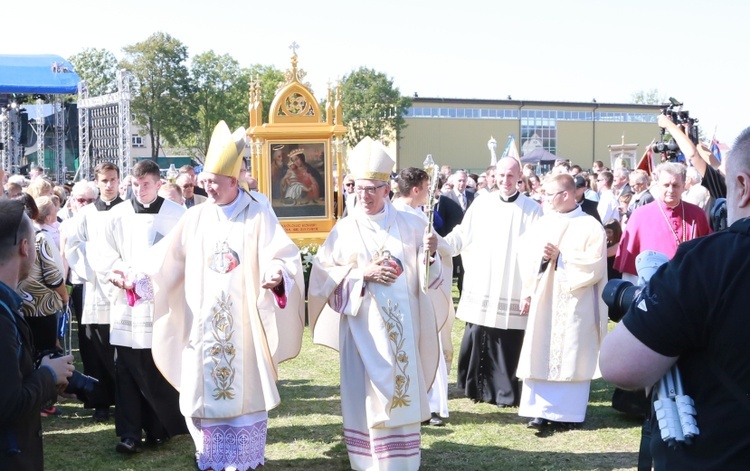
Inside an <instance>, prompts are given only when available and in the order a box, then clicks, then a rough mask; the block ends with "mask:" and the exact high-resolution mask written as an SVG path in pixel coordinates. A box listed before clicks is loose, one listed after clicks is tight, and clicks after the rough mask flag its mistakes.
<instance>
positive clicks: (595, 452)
mask: <svg viewBox="0 0 750 471" xmlns="http://www.w3.org/2000/svg"><path fill="white" fill-rule="evenodd" d="M463 328H464V323H463V322H461V321H456V323H455V325H454V329H453V344H454V349H455V352H456V358H457V357H458V347H459V345H460V341H461V336H462V333H463ZM455 362H456V359H455V358H454V368H452V370H451V375H450V385H451V386H450V390H449V394H450V418H449V419H448V421H447V425H446V426H445V427H423V428H422V468H421V469H424V470H435V471H437V470H440V471H442V470H453V469H455V470H519V471H521V470H528V471H532V470H533V471H538V470H631V469H636V462H637V458H638V452H637V450H638V444H639V439H640V422H639V421H638V420H636V419H633V418H628V417H626V416H624V415H622V414H620V413H618V412H616V411H615V410H614V409H612V408H611V407H610V400H611V397H612V386H611V385H608V384H607V383H605V382H604V381H602V380H596V381H594V383H593V384H592V388H591V397H590V402H589V408H588V415H587V420H586V422H585V424H584V426H583V427H582V428H581V429H578V430H573V431H565V432H554V433H550V434H547V435H544V436H537V435H536V434H535V431H534V430H532V429H528V428H527V427H526V422H527V421H528V419H524V418H522V417H519V416H518V410H517V409H515V408H504V409H500V408H498V407H495V406H492V405H488V404H474V403H472V402H471V401H470V400H468V399H465V398H463V397H462V394H461V392H460V391H459V390H457V389H456V387H455V385H456V373H455ZM77 366H78V367H80V365H77ZM280 377H281V380H280V383H279V389H280V392H281V398H282V400H281V405H280V406H279V407H278V408H276V409H274V410H272V411H271V412H270V422H269V426H268V444H267V448H266V469H294V470H305V471H318V470H320V471H322V470H327V471H328V470H347V469H350V468H349V461H348V458H347V454H346V448H345V447H344V444H343V442H342V422H341V409H340V404H339V360H338V353H336V352H334V351H332V350H330V349H328V348H325V347H320V346H317V345H313V344H312V342H311V340H310V333H309V331H306V332H305V337H304V343H303V347H302V352H301V354H300V355H299V356H298V357H297V358H296V359H294V360H291V361H288V362H286V363H283V364H282V365H281V373H280ZM61 408H62V410H63V414H62V415H60V416H58V417H48V418H44V419H42V420H43V425H44V430H45V435H44V437H45V438H44V444H45V464H46V469H47V470H53V471H57V470H60V471H68V470H70V471H87V470H97V471H100V470H101V471H106V470H118V471H126V470H128V471H129V470H138V471H140V470H154V469H159V470H175V471H177V470H191V469H194V467H193V460H192V456H193V451H194V449H193V442H192V440H191V439H190V437H189V436H180V437H176V438H174V439H172V440H171V441H170V442H168V443H167V444H165V445H164V446H162V447H161V448H159V449H158V450H146V451H144V452H143V453H140V454H138V455H134V456H123V455H120V454H118V453H116V452H115V444H116V443H117V441H118V438H117V437H116V435H115V432H114V420H113V419H111V420H110V422H108V423H105V424H95V423H94V422H93V421H92V419H91V411H89V410H85V409H83V408H82V407H81V405H80V403H77V402H66V403H63V404H62V406H61Z"/></svg>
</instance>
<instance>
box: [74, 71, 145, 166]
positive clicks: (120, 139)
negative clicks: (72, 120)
mask: <svg viewBox="0 0 750 471" xmlns="http://www.w3.org/2000/svg"><path fill="white" fill-rule="evenodd" d="M131 78H132V75H131V74H130V73H129V72H127V71H126V70H118V71H117V91H116V92H115V93H110V94H107V95H101V96H96V97H91V96H89V92H88V87H87V84H86V83H85V82H81V83H79V85H78V143H79V144H78V145H79V149H80V152H79V153H80V168H79V173H80V176H81V178H84V179H87V180H91V179H93V177H94V175H93V172H94V168H95V167H96V165H98V164H99V163H100V162H112V163H114V164H115V165H117V166H118V167H119V168H120V175H123V176H124V175H130V173H131V171H132V169H133V162H132V159H131V156H130V146H131V136H130V96H131V95H130V79H131Z"/></svg>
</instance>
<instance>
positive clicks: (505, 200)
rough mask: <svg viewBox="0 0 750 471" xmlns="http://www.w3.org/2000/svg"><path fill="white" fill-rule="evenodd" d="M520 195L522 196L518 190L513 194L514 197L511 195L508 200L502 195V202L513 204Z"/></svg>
mask: <svg viewBox="0 0 750 471" xmlns="http://www.w3.org/2000/svg"><path fill="white" fill-rule="evenodd" d="M520 194H521V192H520V191H518V190H516V192H515V193H513V194H512V195H510V196H509V197H508V198H507V199H506V198H504V197H503V195H500V201H502V202H503V203H512V202H514V201H515V200H517V199H518V196H519V195H520Z"/></svg>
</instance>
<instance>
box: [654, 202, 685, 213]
mask: <svg viewBox="0 0 750 471" xmlns="http://www.w3.org/2000/svg"><path fill="white" fill-rule="evenodd" d="M659 202H660V203H661V204H662V205H663V206H664V208H665V209H669V210H670V211H674V210H675V209H677V207H678V206H679V205H681V204H682V200H680V202H679V203H677V204H676V205H674V206H669V205H668V204H667V203H666V202H665V201H664V200H659Z"/></svg>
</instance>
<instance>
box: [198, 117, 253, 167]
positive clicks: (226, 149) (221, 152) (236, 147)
mask: <svg viewBox="0 0 750 471" xmlns="http://www.w3.org/2000/svg"><path fill="white" fill-rule="evenodd" d="M244 150H245V128H243V127H240V128H237V130H236V131H235V132H234V133H232V132H231V131H230V130H229V126H227V123H225V122H224V121H219V124H217V125H216V127H215V128H214V133H213V134H212V135H211V143H210V144H208V152H207V153H206V161H205V163H204V164H203V171H204V172H209V173H215V174H216V175H225V176H227V177H234V178H237V177H238V176H239V174H240V168H242V152H243V151H244Z"/></svg>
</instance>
